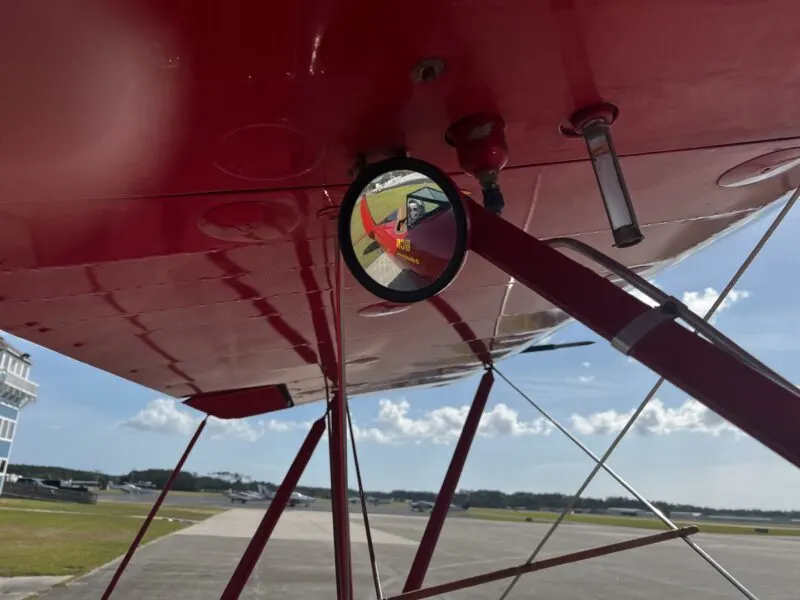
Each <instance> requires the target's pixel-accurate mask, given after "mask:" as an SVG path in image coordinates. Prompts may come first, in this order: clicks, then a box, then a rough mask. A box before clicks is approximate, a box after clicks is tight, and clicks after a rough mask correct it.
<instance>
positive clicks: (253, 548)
mask: <svg viewBox="0 0 800 600" xmlns="http://www.w3.org/2000/svg"><path fill="white" fill-rule="evenodd" d="M323 433H325V417H322V418H320V419H317V420H316V421H315V422H314V424H313V425H312V426H311V429H310V430H309V432H308V435H306V439H305V441H303V445H302V446H300V450H298V451H297V456H295V459H294V461H292V465H291V466H290V467H289V470H288V471H287V473H286V477H284V478H283V482H282V483H281V485H280V487H279V488H278V491H277V492H276V493H275V497H274V498H273V499H272V500H271V501H270V503H269V507H268V508H267V510H266V512H265V513H264V517H263V518H262V519H261V523H260V524H259V526H258V529H257V530H256V532H255V533H254V534H253V537H252V538H251V539H250V543H249V544H248V545H247V548H246V549H245V551H244V553H243V554H242V558H240V559H239V564H238V565H236V570H235V571H234V572H233V575H231V578H230V580H229V581H228V585H227V586H225V591H223V592H222V596H220V600H237V599H238V598H239V596H240V595H241V593H242V590H243V589H244V586H245V585H247V580H248V579H250V575H251V574H252V572H253V569H254V568H255V566H256V564H257V563H258V559H259V558H260V557H261V554H262V552H264V548H265V547H266V545H267V542H268V541H269V538H270V536H271V535H272V532H273V531H274V529H275V526H276V525H277V524H278V519H279V518H280V516H281V515H282V514H283V510H284V509H285V508H286V505H287V504H288V503H289V499H290V498H291V497H292V492H293V491H294V488H295V487H297V482H298V481H300V477H301V476H302V475H303V471H305V469H306V466H307V465H308V461H309V460H311V456H312V455H313V454H314V450H316V448H317V445H318V444H319V441H320V439H322V434H323Z"/></svg>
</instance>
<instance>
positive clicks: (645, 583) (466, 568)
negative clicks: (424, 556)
mask: <svg viewBox="0 0 800 600" xmlns="http://www.w3.org/2000/svg"><path fill="white" fill-rule="evenodd" d="M261 515H262V511H256V510H251V509H248V508H244V509H242V508H235V509H232V510H229V511H226V512H224V513H221V514H219V515H217V516H215V517H212V518H211V519H208V520H206V521H204V522H202V523H199V524H197V525H194V526H192V527H189V528H186V529H184V530H181V531H180V532H178V533H175V534H172V535H170V536H167V537H165V538H162V539H160V540H157V541H156V542H154V543H152V544H149V545H147V546H145V547H143V548H141V549H140V550H139V552H137V554H136V555H135V558H134V560H133V561H132V563H131V564H130V566H129V568H128V570H127V571H126V573H125V575H124V576H123V578H122V579H121V581H120V583H119V586H118V588H117V591H116V592H115V594H114V596H113V598H114V599H115V600H134V599H136V600H141V599H142V598H148V600H160V599H167V598H168V599H170V600H183V599H186V600H189V599H191V600H203V599H206V598H208V599H212V598H214V599H216V598H219V597H220V594H221V592H222V591H223V589H224V588H225V585H226V583H227V580H228V578H229V577H230V574H231V573H232V572H233V570H234V568H235V566H236V564H237V561H238V559H239V557H240V556H241V553H242V551H243V550H244V548H245V546H246V544H247V542H248V539H249V537H250V535H251V534H252V533H253V531H254V530H255V528H256V527H257V525H258V522H259V520H260V518H261ZM370 522H371V530H372V534H373V539H374V542H375V548H376V554H377V557H378V568H379V573H380V577H381V582H382V585H383V590H384V594H385V595H386V596H389V595H391V594H396V593H399V591H400V590H401V589H402V587H403V582H404V580H405V576H406V574H407V573H408V569H409V566H410V564H411V561H412V559H413V557H414V553H415V551H416V547H417V543H418V541H419V539H420V537H421V535H422V531H423V529H424V527H425V523H426V519H423V518H419V517H414V516H410V515H408V514H404V515H390V514H382V515H379V514H373V515H370ZM351 528H352V533H351V537H352V542H353V543H352V547H353V578H354V588H355V595H354V597H355V600H367V599H370V598H375V589H374V587H373V582H372V576H371V570H370V563H369V558H368V552H367V545H366V543H365V542H366V537H365V533H364V527H363V523H362V521H361V519H360V518H359V517H356V516H353V517H351ZM546 529H547V525H545V524H540V523H502V522H492V521H481V520H472V519H461V518H459V519H450V518H449V519H448V520H447V522H446V523H445V526H444V530H443V532H442V537H441V540H440V543H439V546H438V548H437V550H436V553H435V555H434V557H433V561H432V563H431V568H430V569H429V571H428V577H427V578H426V580H425V583H426V585H431V584H436V583H443V582H446V581H450V580H452V579H457V578H461V577H467V576H471V575H477V574H479V573H482V572H485V571H491V570H496V569H500V568H505V567H509V566H513V565H515V564H519V563H521V562H523V561H524V560H525V559H527V557H528V556H529V554H530V552H531V551H532V549H533V548H534V547H535V546H536V544H537V542H538V541H539V540H540V539H541V537H542V535H543V534H544V533H545V531H546ZM650 533H652V532H647V531H638V530H635V529H629V528H615V527H607V526H595V525H584V524H572V523H570V524H565V525H564V526H562V527H561V528H559V530H558V531H557V532H556V534H555V535H554V536H553V537H552V539H551V540H550V542H548V544H547V545H546V546H545V549H544V551H543V553H542V555H541V557H542V558H545V557H548V556H554V555H557V554H563V553H566V552H573V551H577V550H583V549H587V548H591V547H595V546H600V545H606V544H611V543H615V542H619V541H622V540H626V539H630V538H633V537H638V536H643V535H648V534H650ZM694 539H695V541H697V542H698V543H699V544H700V545H701V546H702V547H703V548H704V549H706V550H707V551H708V552H709V553H710V554H711V555H713V556H714V557H715V558H717V559H718V560H719V561H720V562H721V563H722V564H723V565H724V566H725V567H727V568H728V570H729V571H731V572H732V573H733V574H734V575H735V576H736V577H738V578H739V579H740V580H741V581H742V582H743V583H744V584H745V585H747V586H748V587H750V588H751V590H752V591H753V592H755V594H756V595H759V596H760V597H761V598H769V599H770V600H796V599H797V597H798V596H797V590H798V588H799V587H800V585H798V584H800V569H798V565H800V541H799V540H797V539H791V538H761V537H753V536H741V537H740V536H722V535H703V534H698V535H696V536H694ZM115 567H116V561H115V563H112V564H111V565H109V566H106V567H103V568H101V569H99V570H97V571H95V572H93V573H91V574H89V575H86V576H84V577H82V578H80V579H77V580H75V581H74V582H73V583H71V584H70V585H68V586H66V587H60V588H54V589H53V590H51V591H50V592H48V593H47V594H45V595H43V596H42V598H45V599H46V600H74V599H78V598H99V597H100V596H101V595H102V590H103V589H104V587H105V585H106V583H107V582H108V581H109V579H110V578H111V575H112V574H113V570H114V568H115ZM506 585H507V581H506V582H495V583H490V584H486V585H483V586H480V587H477V588H473V589H469V590H463V591H459V592H455V593H451V594H447V595H442V596H438V598H445V600H455V599H463V600H477V599H481V600H485V599H486V598H498V597H499V596H500V594H501V592H502V590H503V589H504V587H505V586H506ZM335 590H336V588H335V584H334V563H333V541H332V532H331V518H330V514H329V513H326V512H322V511H315V510H303V509H300V510H293V511H289V512H286V513H285V514H284V515H283V516H282V517H281V520H280V522H279V524H278V526H277V528H276V530H275V533H274V535H273V537H272V539H271V540H270V542H269V544H268V545H267V548H266V550H265V552H264V554H263V556H262V557H261V560H260V561H259V563H258V565H257V567H256V569H255V570H254V572H253V574H252V576H251V578H250V580H249V582H248V585H247V587H246V588H245V591H244V593H243V594H242V598H246V599H254V598H275V597H280V598H283V599H285V600H306V599H315V598H320V599H323V598H324V599H327V600H329V599H330V598H335V593H336V592H335ZM534 597H536V598H548V599H549V600H586V599H587V598H591V599H592V600H642V599H643V598H691V599H692V600H718V599H719V600H721V599H723V598H724V599H728V598H737V597H739V593H738V592H737V591H736V590H735V589H734V588H733V587H732V586H731V584H730V583H728V582H727V581H725V580H724V579H722V578H721V577H720V576H719V575H718V574H717V573H716V572H715V571H714V570H713V569H712V568H711V567H709V565H708V564H706V563H705V562H704V561H703V560H702V559H701V558H700V557H698V556H697V555H696V554H694V553H693V552H692V551H691V549H689V548H688V547H687V546H686V544H685V543H683V542H682V541H680V540H673V541H668V542H663V543H661V544H658V545H655V546H650V547H646V548H642V549H637V550H631V551H627V552H622V553H619V554H616V555H611V556H607V557H602V558H595V559H591V560H587V561H585V562H581V563H577V564H572V565H567V566H562V567H556V568H553V569H549V570H547V571H541V572H538V573H534V574H530V575H527V576H525V577H523V578H522V580H521V581H520V583H519V585H518V586H517V587H516V589H515V590H514V592H513V594H512V595H511V596H510V598H512V599H521V600H526V599H529V598H534Z"/></svg>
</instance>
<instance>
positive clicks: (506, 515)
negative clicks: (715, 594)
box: [466, 508, 800, 536]
mask: <svg viewBox="0 0 800 600" xmlns="http://www.w3.org/2000/svg"><path fill="white" fill-rule="evenodd" d="M466 514H467V515H468V516H469V517H472V518H474V519H487V520H490V521H512V522H513V521H517V522H524V521H525V519H528V518H530V519H532V520H533V521H536V522H545V523H552V522H553V521H555V520H556V517H557V516H558V515H556V514H554V513H548V512H535V511H511V510H503V509H493V508H471V509H470V510H469V512H468V513H466ZM565 521H566V522H568V523H589V524H593V525H610V526H614V527H634V528H637V529H655V530H666V529H667V527H666V526H665V525H664V524H663V523H662V522H661V521H659V520H658V519H654V518H653V519H651V518H643V517H623V516H619V517H618V516H613V515H585V514H584V515H580V514H579V515H569V516H568V517H567V518H566V519H565ZM675 524H676V525H678V526H681V525H696V526H697V527H698V528H699V529H700V531H701V532H703V533H723V534H735V535H777V536H800V527H791V526H778V527H776V526H773V525H771V524H768V523H767V524H764V525H742V524H736V523H707V522H704V521H699V522H697V521H675ZM756 528H764V529H768V530H769V533H768V534H765V533H756V531H755V529H756Z"/></svg>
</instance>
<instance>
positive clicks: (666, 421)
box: [570, 398, 741, 436]
mask: <svg viewBox="0 0 800 600" xmlns="http://www.w3.org/2000/svg"><path fill="white" fill-rule="evenodd" d="M633 412H634V409H631V410H629V411H627V412H617V411H616V410H607V411H603V412H597V413H594V414H591V415H589V416H586V417H584V416H581V415H577V414H575V415H572V416H571V417H570V419H571V420H572V427H573V429H574V430H575V431H576V432H578V433H582V434H584V435H609V434H612V433H619V432H620V431H621V430H622V428H623V427H624V426H625V423H627V421H628V419H630V417H631V415H632V414H633ZM631 430H632V431H633V432H635V433H638V434H640V435H650V434H655V435H670V434H672V433H679V432H692V433H705V434H709V435H713V436H717V435H720V434H722V433H724V432H733V433H737V434H738V433H741V431H740V430H739V429H738V428H737V427H734V426H733V425H731V424H730V423H729V422H728V421H726V420H725V419H723V418H722V417H720V416H719V415H718V414H717V413H715V412H713V411H712V410H710V409H709V408H707V407H706V406H705V405H703V404H701V403H699V402H697V401H696V400H691V399H687V400H686V402H684V403H683V404H682V405H680V406H679V407H677V408H667V407H665V406H664V403H663V402H661V400H659V399H658V398H653V400H651V401H650V403H649V404H648V405H647V407H646V408H645V409H644V411H643V412H642V414H641V415H639V418H638V419H637V420H636V422H635V423H634V425H633V427H632V428H631Z"/></svg>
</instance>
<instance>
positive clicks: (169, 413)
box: [122, 398, 199, 435]
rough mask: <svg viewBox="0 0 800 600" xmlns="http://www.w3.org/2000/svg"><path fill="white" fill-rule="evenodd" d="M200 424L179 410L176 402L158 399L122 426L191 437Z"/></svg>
mask: <svg viewBox="0 0 800 600" xmlns="http://www.w3.org/2000/svg"><path fill="white" fill-rule="evenodd" d="M198 423H199V419H197V418H195V417H193V416H192V415H191V414H189V413H188V412H187V411H184V410H181V409H179V408H178V406H177V403H176V402H175V400H172V399H170V398H156V399H155V400H153V401H152V402H150V404H148V405H147V406H146V407H144V408H143V409H142V410H140V411H139V412H138V413H136V414H135V415H134V416H133V417H131V418H130V419H128V420H126V421H123V422H122V426H123V427H127V428H129V429H138V430H139V431H156V432H158V433H180V434H182V435H189V434H191V433H192V432H193V431H194V430H195V429H196V428H197V425H198Z"/></svg>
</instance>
